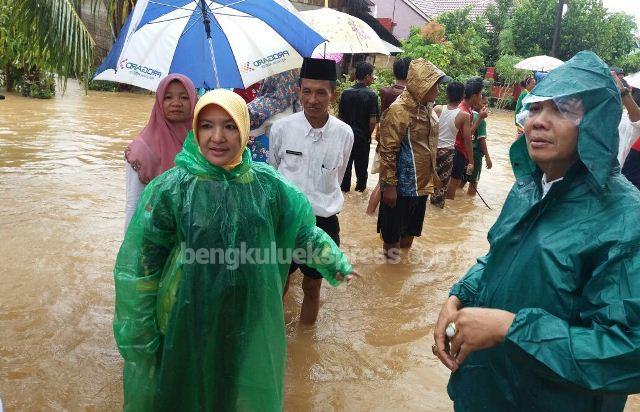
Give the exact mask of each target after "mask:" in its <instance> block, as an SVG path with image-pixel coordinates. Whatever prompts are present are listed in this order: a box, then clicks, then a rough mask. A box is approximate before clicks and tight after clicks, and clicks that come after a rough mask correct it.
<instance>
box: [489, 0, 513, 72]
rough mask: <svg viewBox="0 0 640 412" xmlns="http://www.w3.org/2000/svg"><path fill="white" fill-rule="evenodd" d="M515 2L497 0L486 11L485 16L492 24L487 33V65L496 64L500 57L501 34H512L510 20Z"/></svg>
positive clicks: (511, 0)
mask: <svg viewBox="0 0 640 412" xmlns="http://www.w3.org/2000/svg"><path fill="white" fill-rule="evenodd" d="M513 3H514V0H496V2H495V4H490V5H489V6H488V7H487V9H486V10H485V12H484V18H485V19H486V20H487V22H488V23H489V25H490V26H491V30H489V31H487V33H486V38H487V42H488V44H489V47H488V49H487V53H486V55H485V60H486V63H487V66H494V65H495V62H496V61H497V60H498V59H499V58H500V42H501V36H503V34H504V36H507V35H511V34H512V33H511V27H510V26H508V22H509V17H510V16H511V11H512V9H513V6H514V4H513ZM511 38H512V37H511ZM505 45H506V44H505Z"/></svg>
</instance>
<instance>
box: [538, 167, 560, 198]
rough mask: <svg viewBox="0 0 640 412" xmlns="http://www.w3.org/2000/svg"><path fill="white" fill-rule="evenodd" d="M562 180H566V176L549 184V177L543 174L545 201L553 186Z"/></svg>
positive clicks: (543, 195)
mask: <svg viewBox="0 0 640 412" xmlns="http://www.w3.org/2000/svg"><path fill="white" fill-rule="evenodd" d="M562 179H564V176H563V177H559V178H557V179H556V180H552V181H550V182H547V175H546V173H545V174H543V175H542V198H543V199H544V197H545V196H546V195H547V193H549V190H550V189H551V186H553V184H554V183H558V182H559V181H561V180H562Z"/></svg>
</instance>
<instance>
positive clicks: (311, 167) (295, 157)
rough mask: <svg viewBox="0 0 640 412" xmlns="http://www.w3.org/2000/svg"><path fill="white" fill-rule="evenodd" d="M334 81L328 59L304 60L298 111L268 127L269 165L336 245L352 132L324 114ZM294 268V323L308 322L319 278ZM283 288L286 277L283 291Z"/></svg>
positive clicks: (313, 314)
mask: <svg viewBox="0 0 640 412" xmlns="http://www.w3.org/2000/svg"><path fill="white" fill-rule="evenodd" d="M336 79H337V75H336V66H335V63H334V62H333V61H332V60H324V59H313V58H305V59H304V62H303V64H302V69H301V72H300V83H299V86H300V91H299V94H300V103H301V105H302V107H303V111H302V112H298V113H294V114H292V115H290V116H287V117H285V118H284V119H280V120H278V121H276V122H275V123H274V124H273V126H272V127H271V131H270V133H269V163H270V164H271V165H272V166H273V167H275V168H276V169H277V170H278V171H279V172H280V173H282V174H283V175H284V176H285V177H286V178H287V179H289V180H290V181H291V182H292V183H293V184H294V185H295V186H296V187H297V188H298V189H300V191H302V192H303V193H304V194H305V195H306V196H307V199H309V202H310V203H311V206H312V207H313V211H314V213H315V215H316V225H317V226H318V227H319V228H321V229H322V230H324V231H325V232H327V234H329V236H331V238H332V239H333V240H334V241H335V242H336V244H337V245H340V224H339V221H338V213H339V212H340V210H341V209H342V205H343V203H344V197H343V195H342V191H341V190H340V183H341V182H342V178H343V176H344V172H345V170H346V168H347V163H348V161H349V156H350V155H351V148H352V147H353V132H352V130H351V127H349V125H347V124H346V123H344V122H342V121H341V120H339V119H337V118H336V117H334V116H331V115H330V114H329V103H330V102H331V98H332V96H333V93H334V92H335V88H336ZM298 268H300V270H301V272H302V273H303V274H304V279H303V281H302V290H303V292H304V299H303V301H302V310H301V312H300V321H301V322H302V323H306V324H313V323H315V321H316V318H317V317H318V311H319V309H320V287H321V286H322V276H321V275H320V273H319V272H318V271H316V270H315V269H312V268H310V267H308V266H306V265H302V264H298V263H296V262H295V261H294V262H292V264H291V268H290V269H289V275H291V273H293V272H294V271H295V270H296V269H298ZM288 287H289V279H287V285H286V286H285V294H286V293H287V289H288Z"/></svg>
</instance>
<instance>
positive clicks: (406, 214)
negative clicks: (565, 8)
mask: <svg viewBox="0 0 640 412" xmlns="http://www.w3.org/2000/svg"><path fill="white" fill-rule="evenodd" d="M450 80H451V78H450V77H449V76H446V75H445V74H444V72H443V71H442V70H440V69H438V68H437V67H436V66H434V65H433V64H432V63H431V62H429V61H427V60H424V59H414V60H412V61H411V63H410V65H409V72H408V74H407V87H406V89H405V90H404V91H403V92H402V94H401V95H400V96H399V97H398V98H397V99H396V100H395V101H394V102H393V103H392V104H391V106H389V108H388V109H387V110H385V112H384V113H383V115H382V118H381V119H380V134H379V139H380V143H379V146H378V149H379V154H380V180H381V189H382V203H381V204H380V212H379V215H378V233H380V234H381V235H382V240H383V242H384V250H385V254H386V256H387V258H390V259H393V258H395V257H397V249H398V247H400V248H409V247H411V243H412V242H413V238H414V236H420V233H421V232H422V224H423V221H424V214H425V210H426V203H427V196H428V195H429V194H432V193H433V188H434V184H437V185H439V183H440V181H439V180H438V175H437V173H436V152H437V150H438V131H439V129H438V118H437V117H436V115H435V114H434V112H433V102H434V100H435V98H436V97H437V95H438V84H439V83H443V82H446V81H450Z"/></svg>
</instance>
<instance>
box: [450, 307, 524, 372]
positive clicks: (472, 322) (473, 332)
mask: <svg viewBox="0 0 640 412" xmlns="http://www.w3.org/2000/svg"><path fill="white" fill-rule="evenodd" d="M515 316H516V315H515V314H513V313H511V312H507V311H505V310H500V309H485V308H464V309H461V310H459V311H457V312H455V313H454V314H453V317H452V319H451V321H453V322H454V323H455V326H456V334H455V335H454V336H453V338H451V342H450V346H451V348H450V352H449V355H450V356H451V357H453V358H455V362H456V363H457V364H458V365H460V364H462V362H464V360H465V359H466V358H467V356H468V355H469V354H470V353H471V352H474V351H477V350H480V349H488V348H493V347H494V346H498V345H499V344H500V343H501V342H502V341H503V340H504V338H505V336H507V332H508V331H509V327H510V326H511V324H512V323H513V319H514V318H515ZM445 327H446V326H445Z"/></svg>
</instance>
